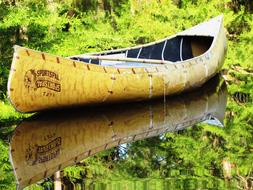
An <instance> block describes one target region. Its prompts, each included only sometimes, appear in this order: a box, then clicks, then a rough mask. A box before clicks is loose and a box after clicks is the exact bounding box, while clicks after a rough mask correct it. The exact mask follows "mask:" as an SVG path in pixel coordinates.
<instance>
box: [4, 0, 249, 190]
mask: <svg viewBox="0 0 253 190" xmlns="http://www.w3.org/2000/svg"><path fill="white" fill-rule="evenodd" d="M252 12H253V2H252V1H251V0H244V1H243V0H223V1H220V0H203V1H202V0H201V1H200V0H159V1H157V0H149V1H144V0H138V1H137V0H120V1H117V0H85V1H84V0H75V1H73V0H65V1H62V2H60V1H47V0H43V1H39V0H22V1H11V0H9V1H5V0H2V1H1V0H0V99H2V101H1V102H0V124H1V125H5V126H4V127H2V128H1V127H0V189H6V188H7V187H8V188H10V189H12V188H14V184H15V181H14V176H13V173H11V169H10V164H9V163H8V151H7V149H8V148H7V140H6V139H7V138H8V137H7V136H8V134H10V133H11V131H12V129H13V128H9V129H8V128H6V125H8V124H6V122H8V123H9V122H10V121H12V122H15V121H17V120H19V119H20V118H22V117H24V115H21V114H18V113H16V112H15V111H14V109H13V108H12V107H11V106H10V105H9V103H7V101H6V100H5V99H6V86H7V78H8V72H9V69H10V64H11V59H12V53H13V49H12V46H13V45H14V44H19V45H22V46H26V47H29V48H32V49H37V50H41V51H46V52H49V53H53V54H58V55H62V56H69V55H73V54H80V53H85V52H94V51H101V50H105V49H115V48H122V47H128V46H132V45H136V44H142V43H146V42H151V41H154V40H157V39H160V38H163V37H166V36H169V35H171V34H174V33H176V32H177V31H181V30H183V29H185V28H188V27H190V26H193V25H196V24H198V23H200V22H202V21H204V20H207V19H209V18H212V17H214V16H217V15H219V14H221V13H223V14H224V16H225V17H224V23H225V27H226V29H227V38H228V40H229V41H228V53H227V57H226V60H225V65H224V67H223V71H222V72H223V74H224V77H225V79H226V81H227V84H228V92H229V99H228V105H227V112H226V119H225V126H226V127H225V128H222V129H220V128H214V127H211V126H208V125H206V124H200V125H197V126H194V127H193V128H189V129H187V130H185V131H181V132H178V133H177V134H166V135H164V136H163V138H152V139H148V140H143V141H138V142H134V143H131V144H127V146H126V147H120V148H115V149H112V150H109V151H106V152H104V153H100V154H98V155H96V156H93V157H90V158H88V159H85V160H84V161H82V162H81V163H80V164H78V165H77V166H75V167H69V168H67V169H65V170H64V172H63V175H64V180H65V182H66V183H69V184H72V183H75V184H82V183H83V181H84V179H85V180H86V179H87V183H88V184H90V186H89V187H91V189H92V188H94V189H95V187H93V186H94V184H93V181H94V180H96V181H98V182H99V183H97V184H98V187H97V188H98V189H103V188H105V186H106V185H105V184H106V183H100V182H101V181H102V180H105V179H107V180H111V179H114V180H115V179H120V178H123V177H124V178H131V179H132V180H135V178H138V179H139V178H168V179H172V180H170V181H169V182H168V183H173V180H174V181H178V180H179V183H178V182H175V183H173V184H174V185H177V184H176V183H178V185H179V186H176V187H178V188H177V189H183V188H187V187H184V186H182V185H181V186H180V180H181V181H184V184H187V183H188V184H189V188H187V189H190V188H191V187H193V188H192V189H196V188H194V187H196V186H192V183H193V182H194V180H195V183H198V182H200V183H201V184H202V183H203V184H207V187H206V188H209V189H212V188H213V189H216V188H215V187H210V186H208V185H210V181H213V184H216V182H217V184H218V185H217V187H218V188H222V189H223V188H228V189H230V188H229V185H232V186H235V187H240V188H243V189H251V188H252V187H253V182H252V181H253V180H252V177H253V171H252V170H253V163H252V160H253V141H252V139H253V106H252V99H253V64H252V62H253V19H252V18H253V15H252ZM12 122H10V123H12ZM10 125H11V124H10ZM2 139H3V140H2ZM122 149H124V151H122ZM126 151H127V152H128V156H127V157H124V156H123V155H122V154H123V153H124V152H126ZM225 164H230V166H231V172H228V171H226V170H224V165H225ZM187 180H188V181H187ZM189 181H191V182H189ZM205 182H208V183H205ZM113 183H116V182H115V181H114V182H113ZM131 183H134V184H136V183H137V182H131ZM146 183H147V184H148V183H149V182H147V181H146ZM150 183H152V182H150ZM158 183H159V182H158ZM164 183H165V182H164ZM166 183H167V182H166ZM110 184H111V185H112V183H110V182H109V186H107V188H109V189H112V188H110V187H111V186H110ZM126 184H127V183H126ZM181 184H182V183H181ZM48 185H50V180H49V181H45V182H44V183H42V186H48ZM139 185H140V184H139ZM160 185H161V184H160ZM95 186H96V185H95ZM113 186H114V187H115V186H117V185H113ZM133 186H134V185H133V184H132V185H131V184H130V185H129V186H128V187H129V188H131V187H133ZM121 187H122V186H121ZM159 187H160V186H159ZM163 187H164V186H163ZM202 187H203V188H204V187H205V186H202ZM34 188H38V186H36V187H35V186H34ZM138 188H140V189H144V188H142V186H141V185H140V186H138Z"/></svg>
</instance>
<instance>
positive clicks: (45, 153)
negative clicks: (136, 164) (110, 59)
mask: <svg viewBox="0 0 253 190" xmlns="http://www.w3.org/2000/svg"><path fill="white" fill-rule="evenodd" d="M226 102H227V90H226V86H225V82H224V81H223V82H222V81H212V84H211V86H210V85H208V86H206V85H205V86H204V88H201V90H200V91H195V92H191V93H187V94H185V95H183V96H182V95H180V96H176V97H173V98H170V99H168V100H167V101H166V102H164V100H163V98H162V99H158V100H156V101H152V102H147V103H146V104H143V103H141V102H140V103H134V104H133V103H132V104H130V103H129V104H125V105H113V109H112V107H111V106H110V107H103V108H101V109H95V108H93V109H87V108H86V109H85V108H81V109H73V110H72V111H71V112H66V111H61V112H55V111H54V112H52V113H48V112H47V113H46V114H38V115H35V116H34V117H32V118H29V119H28V120H26V121H23V122H21V123H20V124H19V125H18V126H17V128H16V129H15V131H14V133H13V136H12V138H11V142H10V157H11V159H10V160H11V162H12V166H13V168H14V174H15V176H16V180H17V184H18V185H19V188H24V187H25V186H28V185H31V184H33V183H36V182H37V181H39V180H41V179H43V178H46V177H49V176H51V175H52V174H53V173H54V172H56V171H58V170H63V169H64V168H65V167H67V166H70V165H74V164H76V163H78V162H80V161H81V160H83V159H85V158H87V157H89V156H92V155H94V154H96V153H98V152H101V151H104V150H106V149H110V148H112V147H117V146H118V145H120V144H124V143H130V142H133V141H137V140H141V139H146V138H150V137H154V136H158V135H159V134H162V133H165V132H175V131H178V130H182V129H185V128H187V127H190V126H193V125H194V124H196V123H199V122H202V121H206V120H207V121H210V122H213V121H214V120H215V119H217V120H219V121H220V122H222V121H223V119H224V116H225V110H226Z"/></svg>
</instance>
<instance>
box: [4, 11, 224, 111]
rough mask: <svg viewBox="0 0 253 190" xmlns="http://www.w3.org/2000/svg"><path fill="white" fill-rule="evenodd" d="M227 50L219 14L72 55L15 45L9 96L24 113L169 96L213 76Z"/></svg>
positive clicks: (197, 84)
mask: <svg viewBox="0 0 253 190" xmlns="http://www.w3.org/2000/svg"><path fill="white" fill-rule="evenodd" d="M225 51H226V38H225V33H224V28H223V24H222V17H221V16H219V17H216V18H214V19H212V20H210V21H208V22H204V23H202V24H200V25H197V26H195V27H193V28H190V29H188V30H185V31H183V32H180V33H178V34H176V35H174V36H172V37H169V38H165V39H163V40H160V41H156V42H154V43H150V44H147V45H143V46H137V47H133V48H127V49H121V50H114V51H106V52H101V53H94V54H84V55H77V56H72V57H70V58H62V57H57V56H53V55H50V54H46V53H43V52H38V51H34V50H30V49H27V48H22V47H18V46H16V47H15V53H14V58H13V63H12V68H11V72H10V77H9V82H8V95H9V98H10V100H11V102H12V104H13V105H14V106H15V108H16V109H17V110H19V111H22V112H31V111H38V110H43V109H50V108H57V107H63V106H71V105H87V104H101V103H108V102H119V101H138V100H143V99H150V98H153V97H158V96H163V95H171V94H175V93H180V92H182V91H185V90H189V89H192V88H195V87H198V86H201V85H202V84H203V83H204V82H206V81H207V80H208V79H209V78H211V77H212V76H214V74H215V73H217V72H218V71H219V69H220V68H221V66H222V64H223V59H224V54H225Z"/></svg>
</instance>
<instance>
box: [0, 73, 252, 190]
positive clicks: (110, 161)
mask: <svg viewBox="0 0 253 190" xmlns="http://www.w3.org/2000/svg"><path fill="white" fill-rule="evenodd" d="M227 99H228V93H227V89H226V85H225V82H224V81H223V80H221V79H220V78H217V77H216V78H215V79H213V80H211V81H210V82H209V83H208V84H206V85H205V86H204V87H203V88H201V89H198V90H196V91H194V92H190V93H186V94H184V95H180V96H175V97H171V98H166V99H165V98H161V99H157V100H154V101H152V102H139V103H128V104H124V105H113V106H112V105H110V106H108V107H95V108H86V109H85V108H78V109H71V110H62V111H57V112H56V111H54V112H47V113H42V114H36V115H35V116H33V117H32V118H29V119H27V120H24V121H22V122H21V123H19V124H17V125H16V126H13V127H12V128H10V127H3V128H1V131H0V134H1V139H2V140H1V141H0V149H1V151H2V152H1V159H0V163H1V167H0V189H1V188H3V189H7V188H10V189H12V188H15V184H16V183H17V187H18V188H24V187H29V188H32V189H38V188H39V189H41V188H42V187H43V188H46V189H48V188H51V189H52V188H53V181H54V179H53V177H52V176H53V175H54V173H55V172H57V171H61V182H62V186H64V187H65V189H74V187H75V189H90V190H93V189H94V190H114V189H115V190H120V189H136V190H137V189H138V190H142V189H143V190H153V189H233V188H235V189H236V188H239V187H240V188H244V189H250V188H252V184H253V183H252V178H251V177H252V173H251V169H252V158H253V157H252V151H253V148H252V144H250V142H252V141H251V137H252V136H251V135H252V134H251V132H250V130H251V131H252V128H250V125H249V126H247V125H245V128H243V129H240V128H239V127H240V126H239V127H236V126H238V125H237V124H238V120H236V119H235V120H234V119H233V118H232V119H231V117H233V116H231V114H230V113H231V112H232V111H234V112H236V110H235V108H234V107H233V106H234V104H232V106H231V105H228V106H227ZM224 118H226V119H225V120H224ZM248 132H249V133H248ZM7 145H9V147H7ZM8 149H9V156H8ZM8 160H11V162H9V161H8ZM73 165H75V167H73ZM69 166H72V167H69ZM14 176H15V177H14Z"/></svg>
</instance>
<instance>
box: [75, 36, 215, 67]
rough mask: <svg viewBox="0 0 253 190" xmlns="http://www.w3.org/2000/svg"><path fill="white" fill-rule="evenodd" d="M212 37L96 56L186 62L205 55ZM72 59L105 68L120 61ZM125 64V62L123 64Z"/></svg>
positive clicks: (169, 41) (174, 40) (186, 38)
mask: <svg viewBox="0 0 253 190" xmlns="http://www.w3.org/2000/svg"><path fill="white" fill-rule="evenodd" d="M212 42H213V37H211V36H176V37H174V38H170V39H167V40H164V41H162V42H158V43H153V44H151V45H148V46H144V47H137V48H130V49H127V50H125V51H119V52H118V51H116V52H115V51H114V52H111V53H108V52H106V53H100V54H95V55H96V56H108V57H113V58H118V59H120V58H136V59H154V60H165V61H171V62H174V63H176V62H180V61H185V60H188V59H191V58H194V57H197V56H200V55H202V54H203V53H205V52H206V51H207V50H208V49H209V48H210V47H211V45H212ZM71 59H74V60H78V61H83V62H86V63H91V64H98V65H104V66H116V65H117V64H119V61H104V60H97V59H93V60H92V59H86V58H82V57H78V56H77V57H71ZM122 63H123V62H122ZM124 64H125V65H126V66H133V64H134V65H135V66H138V65H139V66H142V65H143V66H146V65H148V64H144V63H131V62H128V63H125V62H124Z"/></svg>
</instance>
